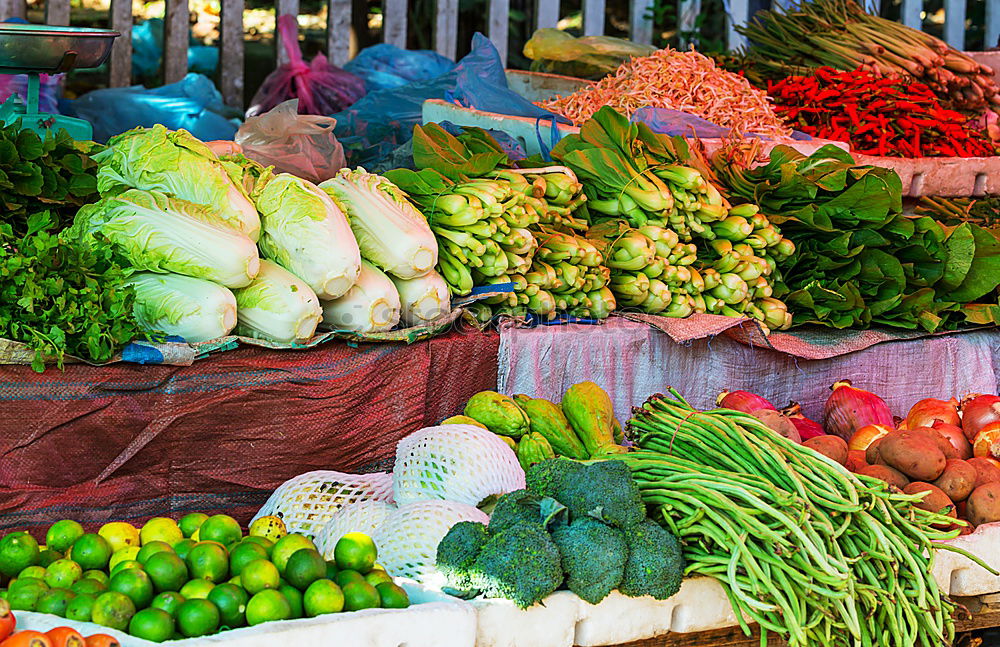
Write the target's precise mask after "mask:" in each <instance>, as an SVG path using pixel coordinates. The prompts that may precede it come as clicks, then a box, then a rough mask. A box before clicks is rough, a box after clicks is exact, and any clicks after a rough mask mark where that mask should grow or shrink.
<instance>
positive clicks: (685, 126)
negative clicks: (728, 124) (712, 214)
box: [631, 107, 812, 141]
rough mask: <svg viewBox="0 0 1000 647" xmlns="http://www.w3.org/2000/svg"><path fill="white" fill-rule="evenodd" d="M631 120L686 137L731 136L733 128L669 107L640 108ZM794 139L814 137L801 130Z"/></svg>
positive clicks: (762, 136) (753, 134) (658, 130)
mask: <svg viewBox="0 0 1000 647" xmlns="http://www.w3.org/2000/svg"><path fill="white" fill-rule="evenodd" d="M631 121H632V122H633V123H634V122H642V123H644V124H646V125H647V126H649V128H650V130H652V131H653V132H654V133H660V134H663V135H683V136H684V137H698V138H701V139H724V138H726V137H729V135H730V133H731V130H730V129H729V128H724V127H722V126H720V125H718V124H716V123H713V122H711V121H708V120H707V119H702V118H701V117H697V116H695V115H692V114H690V113H687V112H681V111H680V110H669V109H667V108H650V107H646V108H639V109H638V110H636V111H635V112H634V113H632V118H631ZM749 136H750V137H757V138H759V139H770V138H769V137H766V136H764V135H757V134H755V133H749ZM792 139H798V140H802V141H806V140H810V139H812V137H810V136H809V135H807V134H805V133H801V132H799V131H793V132H792Z"/></svg>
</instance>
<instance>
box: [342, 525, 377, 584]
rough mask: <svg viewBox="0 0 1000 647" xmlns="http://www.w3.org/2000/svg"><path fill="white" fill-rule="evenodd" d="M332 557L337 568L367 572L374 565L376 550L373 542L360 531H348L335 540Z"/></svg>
mask: <svg viewBox="0 0 1000 647" xmlns="http://www.w3.org/2000/svg"><path fill="white" fill-rule="evenodd" d="M333 558H334V559H335V560H336V561H337V568H349V569H351V570H352V571H357V572H359V573H362V574H364V573H367V572H368V571H370V570H372V567H373V566H375V560H376V559H377V558H378V550H376V548H375V542H374V541H372V538H371V537H369V536H368V535H366V534H364V533H361V532H349V533H347V534H346V535H344V536H343V537H341V538H340V539H339V540H338V541H337V545H336V546H334V547H333Z"/></svg>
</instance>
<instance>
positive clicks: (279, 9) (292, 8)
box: [274, 0, 299, 65]
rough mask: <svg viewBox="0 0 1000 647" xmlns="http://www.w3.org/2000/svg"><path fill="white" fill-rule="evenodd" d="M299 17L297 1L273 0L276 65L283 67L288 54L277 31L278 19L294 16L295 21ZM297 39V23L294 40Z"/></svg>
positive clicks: (279, 32)
mask: <svg viewBox="0 0 1000 647" xmlns="http://www.w3.org/2000/svg"><path fill="white" fill-rule="evenodd" d="M298 15H299V0H275V2H274V47H275V52H276V56H277V63H278V65H284V64H285V63H287V62H288V52H286V51H285V38H284V37H283V36H282V35H281V30H280V29H278V18H280V17H281V16H295V17H296V20H297V19H298ZM298 38H299V29H298V23H297V22H296V27H295V39H296V40H298Z"/></svg>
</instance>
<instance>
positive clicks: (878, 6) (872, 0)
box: [862, 0, 882, 16]
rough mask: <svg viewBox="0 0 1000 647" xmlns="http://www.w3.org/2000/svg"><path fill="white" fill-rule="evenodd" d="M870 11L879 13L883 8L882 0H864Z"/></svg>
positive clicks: (866, 7)
mask: <svg viewBox="0 0 1000 647" xmlns="http://www.w3.org/2000/svg"><path fill="white" fill-rule="evenodd" d="M862 6H863V7H864V8H865V10H867V11H868V13H872V14H875V15H876V16H877V15H878V13H879V11H881V10H882V0H864V4H863V5H862Z"/></svg>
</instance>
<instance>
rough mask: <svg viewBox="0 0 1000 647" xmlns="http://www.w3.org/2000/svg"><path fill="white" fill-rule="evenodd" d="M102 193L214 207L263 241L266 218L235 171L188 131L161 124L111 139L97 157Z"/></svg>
mask: <svg viewBox="0 0 1000 647" xmlns="http://www.w3.org/2000/svg"><path fill="white" fill-rule="evenodd" d="M94 160H95V161H97V163H98V164H99V167H98V169H97V189H98V191H100V193H101V195H114V194H117V193H122V192H124V191H127V190H129V189H142V190H146V191H160V192H162V193H166V194H168V195H171V196H174V197H177V198H180V199H182V200H187V201H188V202H193V203H195V204H200V205H203V206H206V207H210V208H211V209H212V210H214V211H215V212H217V213H218V215H219V216H220V217H221V218H222V219H223V220H224V221H225V222H227V223H229V225H231V226H232V227H235V228H236V229H238V230H240V231H242V232H243V233H244V234H246V235H247V236H249V237H250V239H251V240H253V241H254V242H256V241H257V239H258V237H259V236H260V216H259V215H258V214H257V209H256V208H255V207H254V205H253V202H251V200H250V197H249V196H248V195H247V192H246V191H245V190H244V188H243V186H242V181H241V180H242V178H241V177H238V176H237V177H234V176H233V172H234V171H235V170H236V169H235V167H229V168H227V166H226V165H225V164H224V163H222V161H221V160H219V158H218V156H217V155H216V154H215V153H214V152H212V149H211V148H209V147H208V146H206V145H205V144H204V143H203V142H202V141H201V140H199V139H197V138H196V137H195V136H194V135H192V134H191V133H189V132H188V131H186V130H183V129H182V130H175V131H171V130H167V129H166V128H165V127H164V126H162V125H159V124H157V125H156V126H153V127H152V128H135V129H133V130H130V131H128V132H126V133H122V134H121V135H116V136H115V137H112V138H111V139H110V140H108V147H107V149H105V150H104V151H102V152H100V153H98V154H97V155H94Z"/></svg>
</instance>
